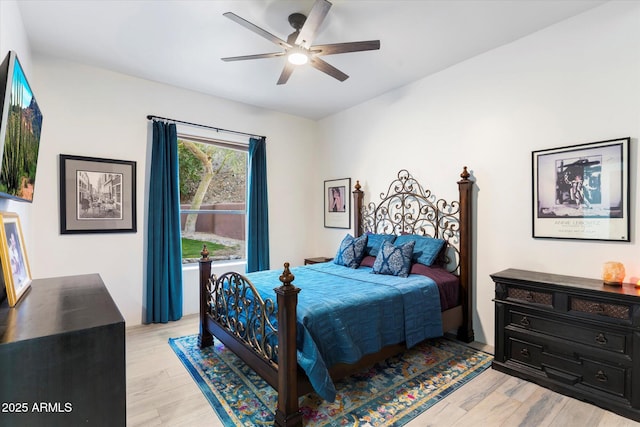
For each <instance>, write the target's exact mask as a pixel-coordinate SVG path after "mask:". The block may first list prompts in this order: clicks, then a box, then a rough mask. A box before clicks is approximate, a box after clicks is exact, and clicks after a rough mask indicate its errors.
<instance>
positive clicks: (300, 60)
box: [287, 49, 309, 65]
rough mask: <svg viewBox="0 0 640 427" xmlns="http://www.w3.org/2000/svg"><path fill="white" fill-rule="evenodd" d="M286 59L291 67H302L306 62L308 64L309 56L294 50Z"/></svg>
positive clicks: (299, 50)
mask: <svg viewBox="0 0 640 427" xmlns="http://www.w3.org/2000/svg"><path fill="white" fill-rule="evenodd" d="M287 59H288V60H289V62H290V63H292V64H293V65H304V64H306V63H307V62H309V56H308V55H307V54H306V53H305V52H303V51H302V50H301V49H296V50H293V51H291V53H289V56H288V57H287Z"/></svg>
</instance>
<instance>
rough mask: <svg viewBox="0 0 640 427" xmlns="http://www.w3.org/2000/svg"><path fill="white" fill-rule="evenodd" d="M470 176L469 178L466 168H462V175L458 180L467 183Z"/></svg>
mask: <svg viewBox="0 0 640 427" xmlns="http://www.w3.org/2000/svg"><path fill="white" fill-rule="evenodd" d="M470 176H471V174H470V173H469V171H468V170H467V167H466V166H464V169H463V170H462V173H461V174H460V178H462V180H463V181H467V180H469V177H470Z"/></svg>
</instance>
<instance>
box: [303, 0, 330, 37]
mask: <svg viewBox="0 0 640 427" xmlns="http://www.w3.org/2000/svg"><path fill="white" fill-rule="evenodd" d="M329 9H331V3H329V2H328V1H327V0H316V2H315V3H314V4H313V7H312V8H311V12H309V16H308V17H307V20H306V21H305V22H304V25H303V26H302V28H301V29H300V34H298V38H297V39H296V44H297V45H298V46H303V47H305V48H307V49H308V48H309V47H310V46H311V43H313V39H314V38H315V37H316V32H317V31H318V28H320V25H322V22H324V18H326V17H327V13H329Z"/></svg>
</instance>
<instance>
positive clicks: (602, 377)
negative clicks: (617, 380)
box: [596, 370, 608, 383]
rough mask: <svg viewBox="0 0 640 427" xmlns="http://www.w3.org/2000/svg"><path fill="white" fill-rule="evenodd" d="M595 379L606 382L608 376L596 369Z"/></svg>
mask: <svg viewBox="0 0 640 427" xmlns="http://www.w3.org/2000/svg"><path fill="white" fill-rule="evenodd" d="M596 380H598V381H600V382H603V383H606V382H607V380H608V378H607V375H606V374H605V373H604V372H602V371H601V370H600V371H598V373H597V374H596Z"/></svg>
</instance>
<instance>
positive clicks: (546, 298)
mask: <svg viewBox="0 0 640 427" xmlns="http://www.w3.org/2000/svg"><path fill="white" fill-rule="evenodd" d="M506 298H508V299H510V300H514V301H518V302H523V303H527V304H540V305H544V306H547V307H549V308H551V307H553V294H552V293H551V292H544V291H538V290H531V289H524V288H518V287H515V286H507V287H506Z"/></svg>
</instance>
